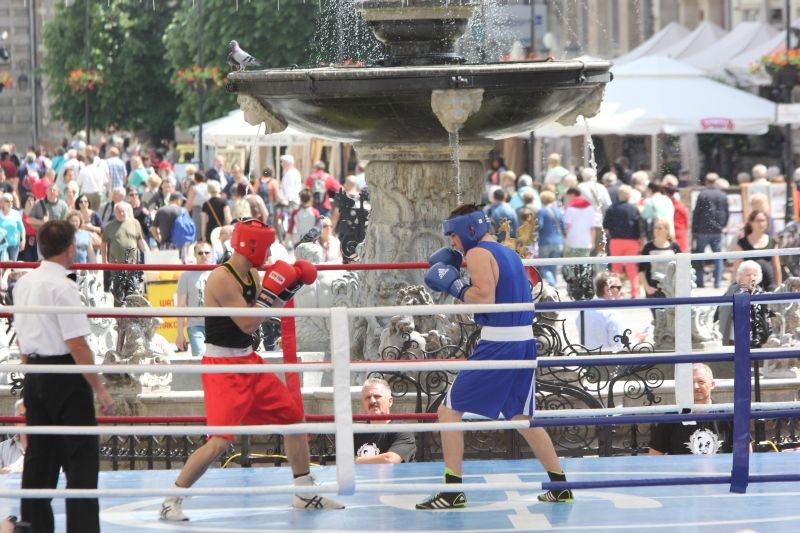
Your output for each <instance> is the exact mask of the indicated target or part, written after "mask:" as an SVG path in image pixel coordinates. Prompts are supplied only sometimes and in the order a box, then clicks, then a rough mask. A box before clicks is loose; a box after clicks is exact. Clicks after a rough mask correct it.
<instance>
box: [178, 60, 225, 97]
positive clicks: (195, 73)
mask: <svg viewBox="0 0 800 533" xmlns="http://www.w3.org/2000/svg"><path fill="white" fill-rule="evenodd" d="M175 87H177V88H178V92H187V91H194V92H207V91H210V90H212V89H218V88H220V87H222V75H221V74H220V72H219V68H218V67H199V66H197V65H194V66H192V67H189V68H187V69H183V70H179V71H178V72H177V73H176V75H175Z"/></svg>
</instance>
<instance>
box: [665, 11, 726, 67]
mask: <svg viewBox="0 0 800 533" xmlns="http://www.w3.org/2000/svg"><path fill="white" fill-rule="evenodd" d="M727 33H728V32H726V31H725V30H723V29H722V28H720V27H719V26H717V25H716V24H714V23H713V22H709V21H707V20H705V21H703V22H701V23H700V24H698V25H697V27H696V28H695V29H694V30H693V31H692V33H690V34H689V35H687V36H686V37H684V38H683V39H681V40H680V41H678V42H677V43H675V44H673V45H672V46H668V47H667V48H664V49H662V50H660V51H657V52H654V53H653V54H652V55H659V56H666V57H671V58H674V59H683V58H686V57H689V56H691V55H694V54H697V53H700V52H702V51H703V50H705V49H706V48H708V47H709V46H712V45H713V44H714V43H716V42H717V41H719V40H720V39H722V38H723V37H724V36H725V35H726V34H727Z"/></svg>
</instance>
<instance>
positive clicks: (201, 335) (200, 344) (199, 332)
mask: <svg viewBox="0 0 800 533" xmlns="http://www.w3.org/2000/svg"><path fill="white" fill-rule="evenodd" d="M186 333H187V336H188V337H189V346H190V348H191V350H192V357H203V356H204V355H205V354H206V327H205V326H189V327H187V328H186Z"/></svg>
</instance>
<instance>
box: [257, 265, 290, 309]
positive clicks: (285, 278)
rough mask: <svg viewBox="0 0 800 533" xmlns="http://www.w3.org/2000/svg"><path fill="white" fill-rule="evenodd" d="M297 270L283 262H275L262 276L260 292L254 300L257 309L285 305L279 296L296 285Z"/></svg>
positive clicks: (284, 301)
mask: <svg viewBox="0 0 800 533" xmlns="http://www.w3.org/2000/svg"><path fill="white" fill-rule="evenodd" d="M298 277H299V274H298V272H297V269H296V268H295V267H294V266H292V265H290V264H289V263H287V262H285V261H277V262H276V263H275V264H274V265H272V268H270V269H269V270H268V271H267V273H266V274H265V275H264V280H263V281H262V282H261V292H260V293H259V295H258V299H256V305H258V306H259V307H276V304H277V306H278V307H280V306H282V305H283V304H285V303H286V300H283V299H282V298H280V297H279V295H280V294H281V293H282V292H284V291H285V290H286V289H287V288H289V287H291V286H293V285H295V284H297V280H298Z"/></svg>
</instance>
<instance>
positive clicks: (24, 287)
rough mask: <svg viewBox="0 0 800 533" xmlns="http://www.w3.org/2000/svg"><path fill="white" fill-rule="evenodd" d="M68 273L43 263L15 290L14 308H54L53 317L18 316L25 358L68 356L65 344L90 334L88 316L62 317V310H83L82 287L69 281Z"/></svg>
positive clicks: (32, 314)
mask: <svg viewBox="0 0 800 533" xmlns="http://www.w3.org/2000/svg"><path fill="white" fill-rule="evenodd" d="M67 274H68V272H67V269H66V268H64V267H63V266H61V265H59V264H58V263H54V262H52V261H42V263H41V265H39V267H38V268H36V269H35V270H33V271H31V272H29V273H28V274H25V275H24V276H22V277H21V278H20V280H19V281H18V282H17V285H16V286H15V287H14V305H18V306H26V307H27V306H34V305H47V306H53V310H52V312H49V313H18V314H15V315H14V331H16V332H17V339H18V340H19V349H20V353H23V354H25V355H29V354H34V353H35V354H39V355H65V354H68V353H69V348H68V347H67V343H66V342H65V341H67V340H69V339H74V338H77V337H84V336H86V335H88V334H89V333H90V329H89V320H88V318H86V315H85V314H67V313H59V312H58V308H57V307H58V306H61V307H66V306H69V307H81V306H82V305H83V303H82V302H81V296H80V293H79V292H78V286H77V285H76V284H75V282H74V281H72V280H71V279H69V278H68V277H67Z"/></svg>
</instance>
